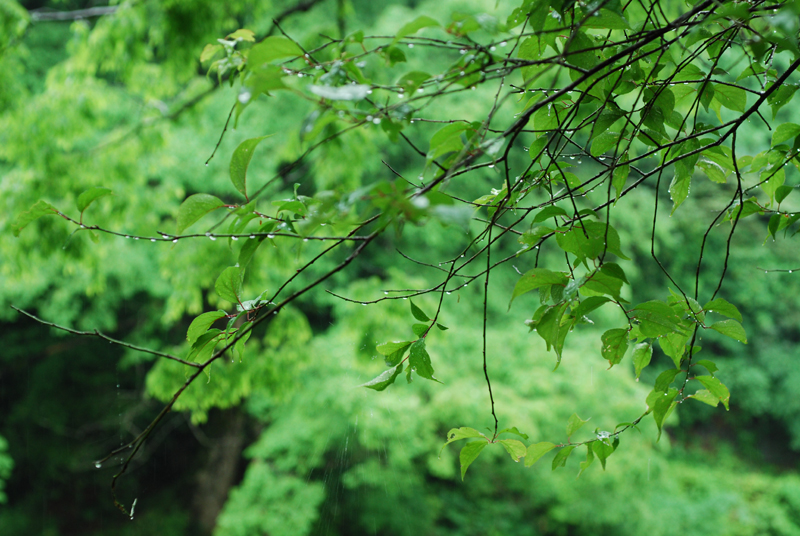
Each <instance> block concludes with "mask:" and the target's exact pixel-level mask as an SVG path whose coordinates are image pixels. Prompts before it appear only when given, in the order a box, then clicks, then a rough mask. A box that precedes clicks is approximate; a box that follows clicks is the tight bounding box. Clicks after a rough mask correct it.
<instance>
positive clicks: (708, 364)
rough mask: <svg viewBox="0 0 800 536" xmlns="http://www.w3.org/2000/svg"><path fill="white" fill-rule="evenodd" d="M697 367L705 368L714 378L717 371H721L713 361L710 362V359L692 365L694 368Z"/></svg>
mask: <svg viewBox="0 0 800 536" xmlns="http://www.w3.org/2000/svg"><path fill="white" fill-rule="evenodd" d="M696 365H700V366H701V367H704V368H705V369H706V370H707V371H708V372H710V373H711V375H712V376H713V375H714V373H715V372H716V371H718V370H719V368H717V365H716V364H715V363H714V362H713V361H709V360H708V359H700V360H699V361H695V362H694V363H692V366H696Z"/></svg>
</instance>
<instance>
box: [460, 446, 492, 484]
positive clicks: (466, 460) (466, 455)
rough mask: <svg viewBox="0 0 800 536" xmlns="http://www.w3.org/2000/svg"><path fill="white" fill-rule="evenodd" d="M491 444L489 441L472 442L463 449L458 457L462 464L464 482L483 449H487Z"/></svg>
mask: <svg viewBox="0 0 800 536" xmlns="http://www.w3.org/2000/svg"><path fill="white" fill-rule="evenodd" d="M488 444H489V443H488V442H487V441H470V442H469V443H467V444H466V445H464V448H462V449H461V453H460V454H459V456H458V459H459V461H460V462H461V480H462V481H463V480H464V475H465V474H467V469H469V466H470V465H472V462H474V461H475V459H476V458H477V457H478V455H479V454H480V453H481V451H482V450H483V449H485V448H486V445H488Z"/></svg>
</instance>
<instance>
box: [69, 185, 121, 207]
mask: <svg viewBox="0 0 800 536" xmlns="http://www.w3.org/2000/svg"><path fill="white" fill-rule="evenodd" d="M111 193H112V192H111V190H109V189H108V188H100V187H94V188H89V189H88V190H86V191H85V192H83V193H82V194H81V195H79V196H78V199H77V201H76V203H75V204H76V205H77V207H78V212H80V213H81V214H83V211H84V210H86V209H87V208H88V207H89V205H91V204H92V203H93V202H94V200H95V199H100V198H101V197H105V196H107V195H111Z"/></svg>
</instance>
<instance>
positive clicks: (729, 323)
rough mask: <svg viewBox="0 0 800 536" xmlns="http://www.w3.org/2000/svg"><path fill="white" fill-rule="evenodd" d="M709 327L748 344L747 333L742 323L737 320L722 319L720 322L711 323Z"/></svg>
mask: <svg viewBox="0 0 800 536" xmlns="http://www.w3.org/2000/svg"><path fill="white" fill-rule="evenodd" d="M708 327H710V328H711V329H713V330H714V331H718V332H720V333H722V334H723V335H725V336H726V337H730V338H731V339H734V340H737V341H739V342H742V343H744V344H747V334H746V333H745V331H744V328H743V327H742V325H741V324H740V323H739V322H737V321H736V320H722V321H720V322H716V323H714V324H711V325H710V326H708Z"/></svg>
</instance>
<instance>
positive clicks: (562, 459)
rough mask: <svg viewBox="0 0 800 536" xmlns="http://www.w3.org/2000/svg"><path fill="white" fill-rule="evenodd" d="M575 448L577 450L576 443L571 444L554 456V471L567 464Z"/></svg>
mask: <svg viewBox="0 0 800 536" xmlns="http://www.w3.org/2000/svg"><path fill="white" fill-rule="evenodd" d="M573 450H575V445H569V446H566V447H564V448H562V449H561V450H559V451H558V452H557V453H556V455H555V456H554V457H553V471H555V470H556V469H558V468H559V467H564V465H566V463H567V458H569V455H570V454H572V451H573Z"/></svg>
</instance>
